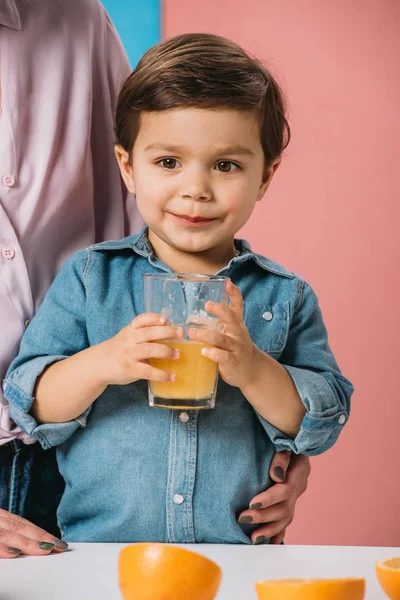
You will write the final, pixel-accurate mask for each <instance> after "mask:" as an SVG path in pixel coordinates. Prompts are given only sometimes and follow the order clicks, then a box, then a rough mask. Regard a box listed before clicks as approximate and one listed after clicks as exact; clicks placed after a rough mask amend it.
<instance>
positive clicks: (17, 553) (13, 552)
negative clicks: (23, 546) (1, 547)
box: [7, 548, 21, 556]
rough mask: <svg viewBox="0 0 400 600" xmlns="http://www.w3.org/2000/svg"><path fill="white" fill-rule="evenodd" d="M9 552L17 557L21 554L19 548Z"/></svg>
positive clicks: (11, 549)
mask: <svg viewBox="0 0 400 600" xmlns="http://www.w3.org/2000/svg"><path fill="white" fill-rule="evenodd" d="M7 552H9V553H10V554H16V555H17V556H18V555H19V554H21V550H20V549H19V548H7Z"/></svg>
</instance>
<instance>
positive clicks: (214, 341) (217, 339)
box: [188, 327, 236, 352]
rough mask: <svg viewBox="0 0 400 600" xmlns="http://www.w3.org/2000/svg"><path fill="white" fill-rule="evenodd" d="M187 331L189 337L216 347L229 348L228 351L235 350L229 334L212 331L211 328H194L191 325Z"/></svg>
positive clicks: (233, 341)
mask: <svg viewBox="0 0 400 600" xmlns="http://www.w3.org/2000/svg"><path fill="white" fill-rule="evenodd" d="M188 333H189V337H190V339H192V340H196V341H199V342H203V344H208V345H209V346H215V347H216V348H221V349H222V350H229V351H230V352H233V351H234V350H235V346H236V345H235V340H233V339H232V338H231V337H230V336H229V335H225V334H224V333H220V332H219V331H214V330H212V329H196V328H195V327H191V328H190V329H189V332H188Z"/></svg>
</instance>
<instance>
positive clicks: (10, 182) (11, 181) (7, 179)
mask: <svg viewBox="0 0 400 600" xmlns="http://www.w3.org/2000/svg"><path fill="white" fill-rule="evenodd" d="M2 181H3V183H4V185H6V186H7V187H12V186H13V185H14V183H15V178H14V177H13V176H12V175H4V176H3V179H2Z"/></svg>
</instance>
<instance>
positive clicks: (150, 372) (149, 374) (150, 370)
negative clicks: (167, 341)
mask: <svg viewBox="0 0 400 600" xmlns="http://www.w3.org/2000/svg"><path fill="white" fill-rule="evenodd" d="M140 378H141V379H147V380H148V381H160V382H168V381H174V380H175V375H174V373H168V372H167V371H162V370H161V369H156V368H155V367H152V366H151V365H149V364H147V363H142V368H141V370H140Z"/></svg>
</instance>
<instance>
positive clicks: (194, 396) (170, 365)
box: [149, 340, 218, 408]
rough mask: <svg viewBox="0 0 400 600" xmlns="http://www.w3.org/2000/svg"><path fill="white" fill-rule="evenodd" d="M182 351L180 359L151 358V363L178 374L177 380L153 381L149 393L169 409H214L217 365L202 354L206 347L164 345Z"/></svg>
mask: <svg viewBox="0 0 400 600" xmlns="http://www.w3.org/2000/svg"><path fill="white" fill-rule="evenodd" d="M162 343H163V344H166V345H167V346H170V347H172V348H176V349H177V350H179V352H180V357H179V358H178V359H177V360H170V359H167V358H152V359H150V360H149V362H150V364H151V365H152V366H153V367H156V368H157V369H161V370H162V371H168V372H169V373H175V375H176V379H175V381H168V382H163V381H162V382H160V381H152V382H151V383H150V391H151V394H152V395H153V396H154V405H155V406H165V407H168V408H174V407H176V408H202V407H203V408H207V407H210V406H211V403H212V400H213V397H214V394H215V387H216V383H217V374H218V365H217V363H215V362H214V361H212V360H210V359H209V358H206V357H205V356H203V355H202V353H201V350H202V348H204V347H205V346H206V345H205V344H203V343H201V342H195V341H192V340H171V341H167V342H162Z"/></svg>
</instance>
